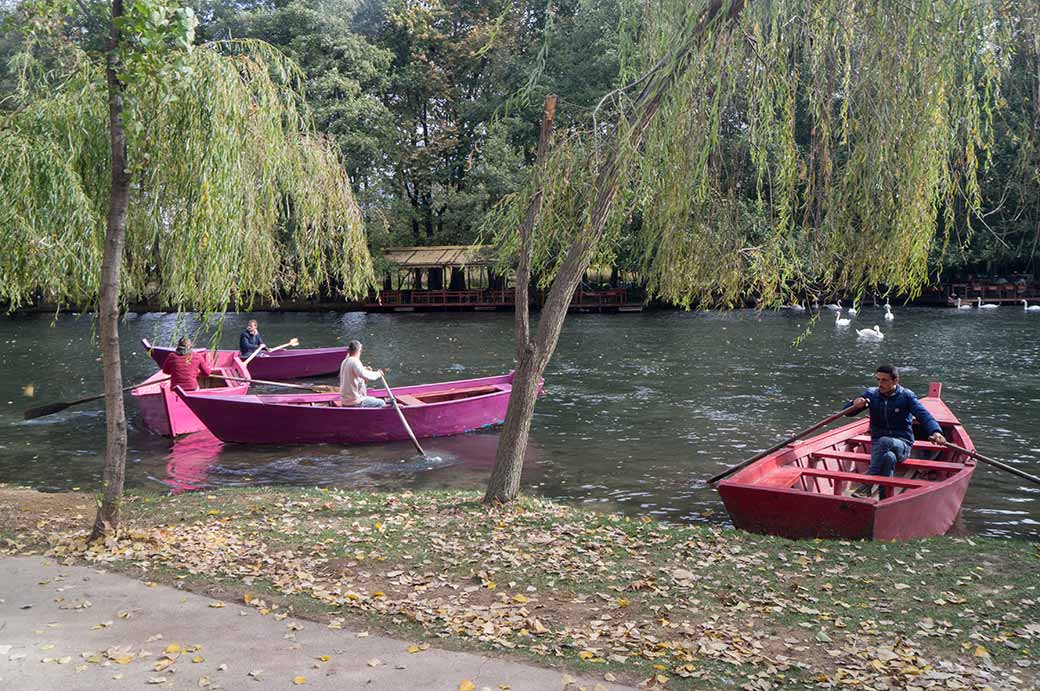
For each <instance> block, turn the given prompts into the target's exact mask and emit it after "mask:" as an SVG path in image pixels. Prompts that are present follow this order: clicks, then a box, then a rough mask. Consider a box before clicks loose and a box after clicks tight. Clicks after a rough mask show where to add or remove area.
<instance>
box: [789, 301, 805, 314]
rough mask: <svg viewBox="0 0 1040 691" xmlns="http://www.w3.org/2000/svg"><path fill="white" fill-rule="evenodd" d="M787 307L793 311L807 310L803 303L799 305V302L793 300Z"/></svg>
mask: <svg viewBox="0 0 1040 691" xmlns="http://www.w3.org/2000/svg"><path fill="white" fill-rule="evenodd" d="M787 309H789V310H791V311H792V312H804V311H805V308H804V307H802V306H801V305H799V304H798V303H797V302H792V303H791V304H790V305H788V306H787Z"/></svg>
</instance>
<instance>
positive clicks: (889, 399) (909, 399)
mask: <svg viewBox="0 0 1040 691" xmlns="http://www.w3.org/2000/svg"><path fill="white" fill-rule="evenodd" d="M876 375H877V383H878V385H877V386H874V387H871V388H869V389H867V390H866V391H864V392H863V394H862V395H860V396H859V398H856V399H855V400H853V401H850V402H849V403H847V404H846V405H845V407H846V408H848V407H851V408H852V409H853V410H857V411H858V410H862V409H863V408H867V407H869V408H870V466H869V467H868V468H867V475H883V476H886V477H891V476H892V475H893V474H894V473H895V468H896V464H897V463H899V462H900V461H904V460H906V459H907V458H909V456H910V447H911V446H913V443H914V428H913V418H917V421H918V422H919V423H920V424H921V426H922V427H924V431H925V434H927V435H928V439H929V441H932V442H935V443H936V444H944V443H946V438H945V437H944V436H943V434H942V430H941V429H940V428H939V423H938V422H936V421H935V418H934V417H932V414H931V413H929V412H928V409H927V408H925V407H924V406H923V405H921V402H920V401H919V400H917V396H915V395H914V392H913V391H911V390H910V389H904V388H903V387H902V386H900V385H899V372H898V370H896V368H895V367H893V366H892V365H881V366H880V367H878V368H877V372H876ZM870 493H871V487H870V485H869V484H862V485H860V486H859V488H857V489H856V491H855V492H853V494H854V495H856V496H870ZM880 496H881V498H882V499H884V498H885V488H884V487H882V488H881V491H880Z"/></svg>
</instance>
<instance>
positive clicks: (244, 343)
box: [238, 331, 253, 353]
mask: <svg viewBox="0 0 1040 691" xmlns="http://www.w3.org/2000/svg"><path fill="white" fill-rule="evenodd" d="M252 350H253V349H252V348H250V347H249V332H248V331H243V332H242V335H241V336H239V337H238V352H240V353H250V352H252Z"/></svg>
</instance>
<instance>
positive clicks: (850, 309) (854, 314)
mask: <svg viewBox="0 0 1040 691" xmlns="http://www.w3.org/2000/svg"><path fill="white" fill-rule="evenodd" d="M858 312H859V310H857V309H856V308H855V307H850V308H849V309H848V313H849V316H850V317H855V316H856V314H857V313H858Z"/></svg>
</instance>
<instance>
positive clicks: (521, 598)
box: [513, 594, 531, 604]
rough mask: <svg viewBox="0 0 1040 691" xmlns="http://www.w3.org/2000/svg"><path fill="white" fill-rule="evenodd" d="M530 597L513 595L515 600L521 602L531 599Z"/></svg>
mask: <svg viewBox="0 0 1040 691" xmlns="http://www.w3.org/2000/svg"><path fill="white" fill-rule="evenodd" d="M530 599H531V598H529V597H527V596H526V595H520V594H517V595H514V596H513V602H519V603H520V604H523V603H525V602H527V601H529V600H530Z"/></svg>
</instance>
